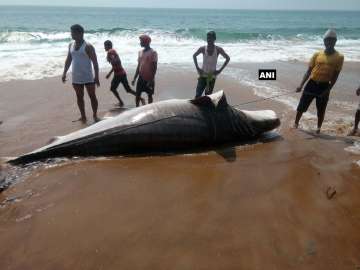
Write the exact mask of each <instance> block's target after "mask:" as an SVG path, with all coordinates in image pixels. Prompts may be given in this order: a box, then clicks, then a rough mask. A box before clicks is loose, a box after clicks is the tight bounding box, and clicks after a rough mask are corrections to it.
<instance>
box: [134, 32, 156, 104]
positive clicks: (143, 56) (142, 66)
mask: <svg viewBox="0 0 360 270" xmlns="http://www.w3.org/2000/svg"><path fill="white" fill-rule="evenodd" d="M139 39H140V46H141V47H142V48H144V49H143V50H142V51H140V52H139V57H138V66H137V68H136V72H135V76H134V79H133V81H132V82H131V84H132V85H135V82H136V79H137V78H138V77H139V78H138V80H137V84H136V107H138V106H139V103H140V100H141V93H142V92H145V93H147V95H148V103H149V104H150V103H152V102H153V95H154V89H155V74H156V71H157V61H158V56H157V52H156V51H154V50H153V49H152V48H150V43H151V38H150V37H149V36H148V35H141V36H140V37H139Z"/></svg>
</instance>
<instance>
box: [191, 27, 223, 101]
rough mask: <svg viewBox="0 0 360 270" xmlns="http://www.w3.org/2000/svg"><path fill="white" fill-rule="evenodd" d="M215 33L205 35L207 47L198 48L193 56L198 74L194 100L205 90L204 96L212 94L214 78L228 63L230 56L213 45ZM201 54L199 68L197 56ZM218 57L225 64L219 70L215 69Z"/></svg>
mask: <svg viewBox="0 0 360 270" xmlns="http://www.w3.org/2000/svg"><path fill="white" fill-rule="evenodd" d="M215 40H216V33H215V32H214V31H210V32H208V33H207V46H203V47H200V48H199V49H198V50H197V51H196V52H195V53H194V55H193V59H194V63H195V67H196V70H197V72H198V73H199V79H198V84H197V87H196V95H195V98H198V97H201V95H202V94H203V92H204V90H205V94H206V95H210V94H212V92H213V90H214V86H215V81H216V76H217V75H219V74H220V73H221V72H222V71H223V70H224V68H225V67H226V66H227V64H228V63H229V62H230V56H229V55H228V54H227V53H226V52H225V51H224V49H223V48H221V47H219V46H216V45H215ZM199 54H203V66H202V68H200V67H199V65H198V62H197V56H198V55H199ZM219 55H221V56H222V57H224V58H225V62H224V64H223V65H222V67H221V68H220V69H216V66H217V60H218V57H219Z"/></svg>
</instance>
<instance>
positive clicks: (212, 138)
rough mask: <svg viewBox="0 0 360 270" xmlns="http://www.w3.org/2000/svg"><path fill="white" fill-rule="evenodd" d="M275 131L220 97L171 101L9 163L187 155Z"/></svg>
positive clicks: (273, 124) (267, 120)
mask: <svg viewBox="0 0 360 270" xmlns="http://www.w3.org/2000/svg"><path fill="white" fill-rule="evenodd" d="M279 125H280V120H279V118H278V117H277V116H276V114H275V113H274V112H273V111H269V110H267V111H244V110H239V109H237V108H235V107H232V106H230V105H229V104H228V103H227V101H226V97H225V94H224V93H223V91H219V92H217V93H215V94H212V95H209V96H203V97H200V98H198V99H193V100H183V99H171V100H166V101H160V102H156V103H152V104H148V105H145V106H142V107H139V108H134V109H130V110H127V111H124V112H123V113H121V114H119V115H117V116H115V117H112V118H109V119H105V120H103V121H101V122H98V123H96V124H94V125H92V126H89V127H87V128H84V129H81V130H79V131H76V132H73V133H70V134H68V135H65V136H60V137H57V138H56V139H55V140H54V141H52V142H51V143H50V144H48V145H46V146H44V147H42V148H39V149H37V150H35V151H33V152H31V153H28V154H25V155H22V156H20V157H18V158H16V159H13V160H11V161H9V162H10V163H12V164H24V163H29V162H33V161H37V160H44V159H48V158H55V157H74V156H109V155H128V154H147V153H149V154H150V153H155V152H158V153H166V152H172V151H179V150H180V151H184V150H185V151H188V150H191V149H195V148H199V147H208V146H214V145H219V144H225V143H235V142H243V141H246V140H251V139H254V138H256V137H258V136H260V135H261V134H262V133H264V132H267V131H271V130H273V129H275V128H277V127H278V126H279Z"/></svg>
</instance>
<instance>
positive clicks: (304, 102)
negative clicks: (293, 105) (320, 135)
mask: <svg viewBox="0 0 360 270" xmlns="http://www.w3.org/2000/svg"><path fill="white" fill-rule="evenodd" d="M313 99H314V96H313V95H307V94H305V93H303V94H302V96H301V98H300V101H299V105H298V107H297V113H296V117H295V123H294V127H295V128H298V127H299V122H300V119H301V117H302V115H303V113H304V112H306V111H307V110H308V108H309V106H310V104H311V102H312V101H313Z"/></svg>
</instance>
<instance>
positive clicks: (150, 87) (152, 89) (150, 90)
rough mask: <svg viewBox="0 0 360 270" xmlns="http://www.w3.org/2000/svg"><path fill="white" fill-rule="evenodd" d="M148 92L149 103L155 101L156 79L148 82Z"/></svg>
mask: <svg viewBox="0 0 360 270" xmlns="http://www.w3.org/2000/svg"><path fill="white" fill-rule="evenodd" d="M146 92H147V94H148V103H149V104H150V103H153V95H154V92H155V81H152V82H147V83H146Z"/></svg>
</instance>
